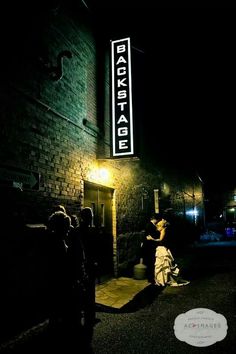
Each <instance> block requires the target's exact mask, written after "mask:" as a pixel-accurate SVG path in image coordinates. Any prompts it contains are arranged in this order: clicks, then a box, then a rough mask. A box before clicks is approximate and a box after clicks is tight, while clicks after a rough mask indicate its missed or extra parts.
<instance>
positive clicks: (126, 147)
mask: <svg viewBox="0 0 236 354" xmlns="http://www.w3.org/2000/svg"><path fill="white" fill-rule="evenodd" d="M127 143H128V140H120V141H119V149H120V150H121V149H128V146H127V145H125V144H127Z"/></svg>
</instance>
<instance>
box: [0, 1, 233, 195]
mask: <svg viewBox="0 0 236 354" xmlns="http://www.w3.org/2000/svg"><path fill="white" fill-rule="evenodd" d="M70 1H71V2H72V3H76V2H75V1H74V0H68V1H67V2H66V3H67V4H69V5H68V6H70ZM52 2H53V3H55V4H56V5H55V6H57V3H58V4H59V3H60V1H54V0H52ZM77 3H80V6H84V9H86V5H87V7H88V8H87V10H86V11H88V13H89V14H90V15H91V16H92V17H93V19H94V22H95V21H96V23H97V25H98V28H99V29H100V31H102V32H103V35H104V36H105V37H106V38H107V43H109V40H110V39H118V38H122V37H127V36H130V37H131V45H132V68H133V91H134V117H135V119H136V120H137V121H138V122H139V125H140V126H141V128H142V130H141V131H142V136H141V137H142V139H143V141H144V144H145V146H146V149H147V152H148V153H149V155H150V158H151V159H152V160H156V161H157V162H158V163H161V164H163V165H167V166H174V167H176V168H179V169H181V170H183V169H184V168H186V167H187V168H189V167H191V168H192V169H194V170H197V171H198V172H199V174H200V175H201V177H202V179H203V181H204V182H205V183H206V185H207V187H208V188H210V190H212V192H213V193H214V192H217V190H218V189H219V188H220V189H224V188H226V189H227V188H228V187H234V182H235V181H236V172H234V170H236V169H235V168H234V166H233V162H234V155H235V146H234V145H235V143H234V141H235V137H234V119H235V82H236V66H235V63H236V58H235V56H236V54H235V49H234V47H235V34H236V33H235V32H236V29H235V25H234V19H233V18H231V17H230V16H229V14H228V11H227V12H226V14H225V13H224V10H223V9H218V10H215V9H213V10H212V9H181V8H177V9H173V8H172V9H171V8H169V9H168V8H161V6H160V7H159V8H158V7H157V6H156V3H157V2H156V1H151V0H146V2H145V1H121V0H120V1H117V0H112V1H111V0H110V1H104V0H99V1H95V0H86V1H85V2H84V1H79V0H78V1H77ZM153 3H155V6H153ZM159 3H160V2H159ZM163 3H164V2H163ZM85 4H86V5H85ZM94 4H95V5H94ZM32 6H33V5H32ZM45 6H46V5H45ZM47 6H49V5H47ZM38 9H39V7H38ZM34 12H35V9H34ZM10 13H11V12H10ZM35 14H36V15H37V12H35ZM15 15H16V16H17V12H16V10H15ZM20 21H21V20H20ZM20 24H21V25H23V21H21V22H20ZM28 32H29V31H28ZM2 34H4V36H6V31H5V32H4V31H2ZM5 58H6V55H5ZM235 185H236V183H235Z"/></svg>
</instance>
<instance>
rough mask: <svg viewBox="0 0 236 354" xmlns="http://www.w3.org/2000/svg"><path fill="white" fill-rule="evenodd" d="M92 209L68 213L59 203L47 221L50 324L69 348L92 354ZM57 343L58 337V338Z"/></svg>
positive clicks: (93, 234)
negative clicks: (72, 214) (78, 212)
mask: <svg viewBox="0 0 236 354" xmlns="http://www.w3.org/2000/svg"><path fill="white" fill-rule="evenodd" d="M92 217H93V214H92V209H91V208H87V207H86V208H83V209H82V210H81V212H80V217H79V219H77V217H76V216H72V217H71V216H69V215H68V214H67V212H66V210H65V208H64V206H62V205H59V206H57V208H56V210H55V211H54V212H53V213H52V215H51V216H50V217H49V220H48V225H47V226H48V233H49V237H48V243H49V249H50V267H49V284H50V306H49V309H50V314H49V315H50V316H49V325H50V328H51V330H52V333H55V335H56V338H58V333H59V336H61V337H62V338H64V339H65V342H67V343H66V347H67V348H68V346H71V349H73V350H75V351H76V349H77V350H78V347H80V348H81V347H83V348H85V349H84V352H85V353H90V352H92V350H91V351H90V348H91V341H92V335H93V328H94V325H95V323H96V318H95V281H96V269H97V259H96V252H95V251H96V246H97V242H96V234H95V233H94V231H93V228H92V227H91V224H92ZM55 342H57V339H56V340H55Z"/></svg>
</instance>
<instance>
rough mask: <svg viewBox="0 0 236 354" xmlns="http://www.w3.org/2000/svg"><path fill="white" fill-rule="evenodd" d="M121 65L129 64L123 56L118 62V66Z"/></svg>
mask: <svg viewBox="0 0 236 354" xmlns="http://www.w3.org/2000/svg"><path fill="white" fill-rule="evenodd" d="M120 63H127V61H126V60H125V58H124V57H122V55H121V56H120V57H119V59H118V60H117V62H116V65H118V64H120Z"/></svg>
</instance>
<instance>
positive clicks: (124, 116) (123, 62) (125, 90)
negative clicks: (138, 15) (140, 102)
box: [111, 38, 134, 157]
mask: <svg viewBox="0 0 236 354" xmlns="http://www.w3.org/2000/svg"><path fill="white" fill-rule="evenodd" d="M111 71H112V156H114V157H116V156H121V157H122V156H124V157H125V156H130V155H133V154H134V136H133V135H134V132H133V107H132V82H131V50H130V38H124V39H119V40H116V41H112V42H111Z"/></svg>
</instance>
